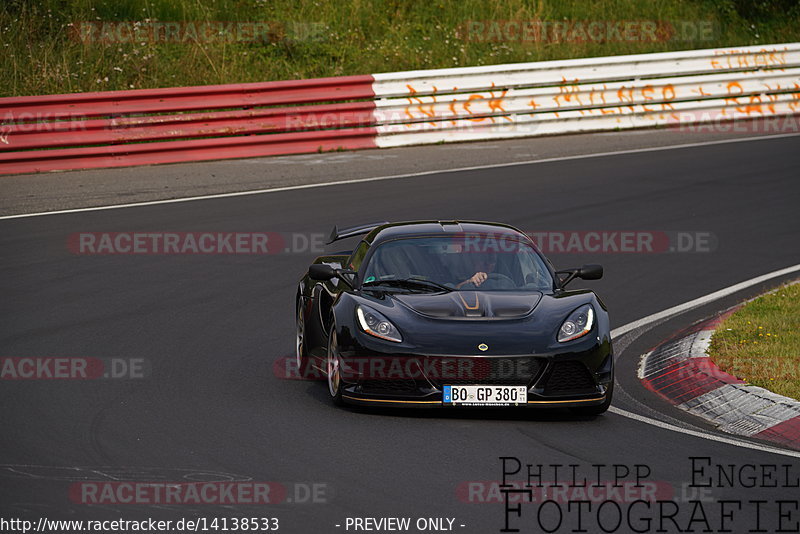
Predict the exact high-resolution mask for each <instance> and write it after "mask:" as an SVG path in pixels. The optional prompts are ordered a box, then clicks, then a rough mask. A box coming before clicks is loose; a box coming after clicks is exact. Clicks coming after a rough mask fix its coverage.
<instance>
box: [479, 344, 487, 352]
mask: <svg viewBox="0 0 800 534" xmlns="http://www.w3.org/2000/svg"><path fill="white" fill-rule="evenodd" d="M478 350H479V351H481V352H486V351H487V350H489V345H487V344H486V343H481V344H480V345H478Z"/></svg>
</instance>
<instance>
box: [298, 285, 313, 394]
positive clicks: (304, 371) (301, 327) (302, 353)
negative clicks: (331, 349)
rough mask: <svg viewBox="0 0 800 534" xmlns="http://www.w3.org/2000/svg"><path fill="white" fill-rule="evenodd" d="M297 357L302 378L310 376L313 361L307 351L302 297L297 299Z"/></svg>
mask: <svg viewBox="0 0 800 534" xmlns="http://www.w3.org/2000/svg"><path fill="white" fill-rule="evenodd" d="M295 358H296V359H297V373H298V374H299V375H300V378H308V377H309V371H310V370H311V362H310V361H309V358H308V353H307V351H306V319H305V314H304V313H303V301H302V299H300V300H298V301H297V331H296V333H295Z"/></svg>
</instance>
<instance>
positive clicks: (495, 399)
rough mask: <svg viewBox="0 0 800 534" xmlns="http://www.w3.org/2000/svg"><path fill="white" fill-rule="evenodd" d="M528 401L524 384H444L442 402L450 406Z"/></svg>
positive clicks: (504, 404)
mask: <svg viewBox="0 0 800 534" xmlns="http://www.w3.org/2000/svg"><path fill="white" fill-rule="evenodd" d="M527 402H528V388H527V387H526V386H444V389H443V391H442V404H447V405H451V406H455V405H459V406H515V405H517V404H525V403H527Z"/></svg>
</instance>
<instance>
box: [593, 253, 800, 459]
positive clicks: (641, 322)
mask: <svg viewBox="0 0 800 534" xmlns="http://www.w3.org/2000/svg"><path fill="white" fill-rule="evenodd" d="M798 271H800V264H797V265H793V266H791V267H786V268H785V269H779V270H777V271H772V272H770V273H767V274H763V275H761V276H757V277H755V278H751V279H749V280H745V281H744V282H740V283H738V284H734V285H732V286H729V287H726V288H723V289H720V290H719V291H715V292H713V293H709V294H708V295H704V296H702V297H699V298H696V299H694V300H690V301H688V302H685V303H683V304H679V305H677V306H673V307H672V308H669V309H666V310H663V311H661V312H658V313H654V314H652V315H648V316H647V317H643V318H641V319H638V320H636V321H633V322H630V323H628V324H626V325H623V326H620V327H619V328H615V329H614V330H612V331H611V338H612V339H613V338H615V337H619V336H621V335H624V334H626V333H627V332H630V331H631V330H635V329H636V328H639V327H641V326H645V325H647V324H650V323H653V322H655V321H658V320H660V319H664V318H667V317H671V316H673V315H677V314H679V313H683V312H685V311H688V310H690V309H692V308H696V307H698V306H702V305H703V304H708V303H710V302H713V301H715V300H719V299H721V298H723V297H726V296H728V295H732V294H734V293H736V292H738V291H741V290H743V289H746V288H748V287H751V286H754V285H757V284H760V283H761V282H765V281H767V280H771V279H773V278H778V277H780V276H784V275H787V274H791V273H793V272H798ZM608 411H609V412H611V413H614V414H617V415H619V416H622V417H627V418H628V419H633V420H634V421H639V422H641V423H645V424H648V425H652V426H655V427H658V428H662V429H665V430H671V431H673V432H679V433H682V434H687V435H689V436H694V437H699V438H703V439H708V440H710V441H717V442H720V443H725V444H728V445H734V446H736V447H742V448H745V449H753V450H757V451H761V452H768V453H771V454H778V455H782V456H788V457H791V458H800V451H792V450H789V449H780V448H777V447H770V446H769V445H762V444H759V443H753V442H751V441H745V440H740V439H736V438H734V437H726V436H720V435H717V434H712V433H710V432H701V431H697V430H690V429H688V428H682V427H679V426H675V425H672V424H669V423H665V422H663V421H659V420H658V419H652V418H650V417H647V416H644V415H639V414H636V413H633V412H629V411H627V410H623V409H621V408H617V407H615V406H611V407H610V408H609V409H608Z"/></svg>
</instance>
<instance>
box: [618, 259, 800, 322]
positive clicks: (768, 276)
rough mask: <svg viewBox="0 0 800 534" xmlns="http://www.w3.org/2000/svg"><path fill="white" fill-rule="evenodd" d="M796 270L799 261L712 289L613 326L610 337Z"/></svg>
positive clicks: (797, 269)
mask: <svg viewBox="0 0 800 534" xmlns="http://www.w3.org/2000/svg"><path fill="white" fill-rule="evenodd" d="M797 271H800V263H798V264H796V265H792V266H791V267H786V268H785V269H779V270H777V271H772V272H770V273H767V274H763V275H761V276H757V277H755V278H751V279H750V280H745V281H744V282H740V283H738V284H734V285H732V286H729V287H726V288H723V289H720V290H719V291H714V292H713V293H709V294H708V295H703V296H702V297H698V298H696V299H694V300H690V301H688V302H684V303H683V304H678V305H677V306H673V307H672V308H669V309H666V310H663V311H660V312H658V313H654V314H652V315H648V316H647V317H643V318H641V319H638V320H636V321H633V322H630V323H628V324H626V325H623V326H620V327H619V328H615V329H614V330H612V331H611V337H612V338H614V337H619V336H621V335H623V334H626V333H628V332H630V331H631V330H634V329H636V328H639V327H640V326H644V325H647V324H650V323H652V322H654V321H658V320H660V319H665V318H667V317H670V316H672V315H677V314H679V313H682V312H685V311H688V310H691V309H692V308H696V307H698V306H702V305H703V304H707V303H709V302H713V301H715V300H718V299H721V298H723V297H726V296H728V295H732V294H734V293H736V292H738V291H741V290H742V289H746V288H748V287H750V286H754V285H756V284H760V283H761V282H765V281H767V280H770V279H772V278H777V277H779V276H783V275H786V274H791V273H793V272H797Z"/></svg>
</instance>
